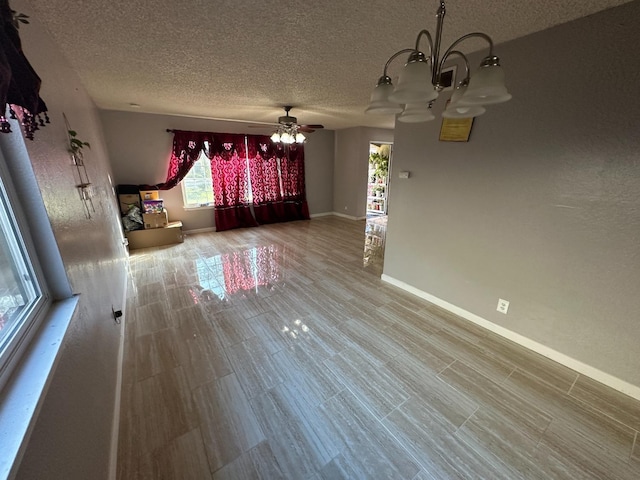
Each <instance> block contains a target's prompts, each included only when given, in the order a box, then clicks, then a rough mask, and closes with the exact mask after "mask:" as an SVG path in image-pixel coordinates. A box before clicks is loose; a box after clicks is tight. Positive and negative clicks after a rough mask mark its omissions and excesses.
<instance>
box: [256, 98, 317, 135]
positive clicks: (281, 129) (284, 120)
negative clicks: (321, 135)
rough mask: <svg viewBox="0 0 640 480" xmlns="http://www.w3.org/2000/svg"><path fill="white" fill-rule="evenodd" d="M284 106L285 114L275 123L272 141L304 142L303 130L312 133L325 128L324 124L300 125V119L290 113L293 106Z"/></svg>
mask: <svg viewBox="0 0 640 480" xmlns="http://www.w3.org/2000/svg"><path fill="white" fill-rule="evenodd" d="M283 108H284V115H283V116H281V117H278V123H274V124H273V125H274V126H275V127H276V130H275V132H273V133H272V134H271V141H272V142H273V143H284V144H292V143H304V141H305V140H306V137H305V136H304V134H303V132H304V133H312V132H315V131H316V130H318V129H320V128H324V125H319V124H313V125H298V119H297V118H296V117H293V116H291V115H289V112H290V111H291V109H292V108H293V107H292V106H290V105H286V106H285V107H283ZM253 126H254V125H250V127H253ZM255 127H260V125H255Z"/></svg>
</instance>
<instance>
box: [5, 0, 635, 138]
mask: <svg viewBox="0 0 640 480" xmlns="http://www.w3.org/2000/svg"><path fill="white" fill-rule="evenodd" d="M627 2H628V0H566V1H560V2H559V1H557V0H539V1H532V0H499V1H489V2H488V1H486V0H466V1H460V0H458V1H455V0H452V1H449V2H447V15H446V19H445V27H444V35H443V44H444V45H448V44H449V43H451V41H453V40H454V39H455V38H457V37H459V36H460V35H463V34H465V33H469V32H471V31H482V32H485V33H487V34H489V35H490V36H491V37H492V38H493V40H494V42H495V43H496V44H499V43H501V42H505V41H507V40H511V39H513V38H517V37H521V36H523V35H526V34H529V33H533V32H536V31H539V30H543V29H545V28H548V27H551V26H553V25H557V24H560V23H564V22H567V21H570V20H572V19H575V18H579V17H582V16H585V15H589V14H592V13H595V12H597V11H600V10H603V9H605V8H609V7H613V6H616V5H620V4H623V3H627ZM11 4H12V7H13V8H14V9H15V10H18V11H21V12H24V13H27V14H30V15H31V16H33V17H35V18H37V20H39V21H40V22H41V23H43V24H44V25H45V27H46V28H47V29H48V30H49V32H50V33H51V35H52V36H53V38H54V39H55V40H56V42H57V43H58V45H59V46H60V48H61V49H62V51H63V52H64V53H65V55H66V56H67V58H68V59H69V62H70V63H71V65H72V66H73V68H74V69H75V70H76V71H77V73H78V75H79V76H80V78H81V79H82V81H83V83H84V85H85V86H86V88H87V90H88V92H89V94H90V95H91V97H92V98H93V99H94V101H95V103H96V104H97V105H98V107H100V108H103V109H111V110H125V111H126V110H134V109H133V108H132V107H131V106H130V104H132V103H133V104H138V105H140V107H139V108H136V109H135V111H143V112H150V113H163V114H174V115H187V116H197V117H208V118H221V119H232V120H241V121H248V122H273V121H275V120H276V118H277V117H278V116H279V115H282V114H283V112H282V110H281V108H280V107H281V106H283V105H294V106H295V107H296V108H295V109H294V110H292V112H291V113H292V115H295V116H297V117H298V121H299V122H300V123H322V124H324V125H325V126H326V127H327V128H332V129H336V128H344V127H351V126H372V127H393V118H391V117H388V116H382V117H381V116H370V115H365V114H364V113H363V111H364V109H365V108H366V105H367V103H368V100H369V95H370V93H371V89H372V88H373V87H374V86H375V82H376V80H377V78H378V77H379V76H380V75H381V74H382V68H383V66H384V63H385V61H386V60H387V59H388V57H389V56H390V55H391V54H392V53H394V52H395V51H397V50H399V49H401V48H407V47H411V46H412V45H413V44H414V42H415V35H416V34H417V32H418V31H420V29H423V28H426V29H428V30H430V31H431V32H432V33H434V30H435V12H436V9H437V7H438V2H437V1H435V0H428V1H410V0H395V1H389V0H387V1H382V0H348V1H346V0H327V1H310V0H304V1H301V0H289V1H286V2H284V1H278V2H267V1H264V0H235V1H231V0H180V1H173V0H140V1H131V0H110V1H104V0H47V1H36V0H29V1H28V0H14V1H12V2H11ZM23 28H29V27H23ZM463 45H464V44H463ZM469 47H470V48H471V49H473V48H484V46H483V45H482V44H476V45H474V44H469ZM462 49H463V50H465V48H462ZM465 51H469V49H466V50H465ZM499 51H500V49H499V45H498V48H496V53H497V54H498V55H499V53H500V52H499ZM27 55H28V52H27ZM401 65H402V62H401V61H400V59H398V60H396V61H395V63H393V64H392V67H391V69H390V74H391V75H392V76H394V75H397V73H398V71H399V69H400V67H401ZM505 70H506V71H507V75H508V65H505ZM507 78H508V77H507ZM44 81H45V82H46V79H44Z"/></svg>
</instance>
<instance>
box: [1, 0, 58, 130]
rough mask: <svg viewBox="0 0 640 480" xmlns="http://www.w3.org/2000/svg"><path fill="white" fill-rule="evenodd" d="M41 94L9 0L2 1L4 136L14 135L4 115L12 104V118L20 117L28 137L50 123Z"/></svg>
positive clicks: (2, 111)
mask: <svg viewBox="0 0 640 480" xmlns="http://www.w3.org/2000/svg"><path fill="white" fill-rule="evenodd" d="M39 92H40V77H38V74H37V73H36V72H35V70H34V69H33V67H32V66H31V64H30V63H29V61H28V60H27V58H26V57H25V56H24V53H23V51H22V43H21V42H20V36H19V35H18V29H17V28H16V27H15V25H14V19H13V13H12V12H11V7H10V6H9V1H8V0H0V110H1V111H0V133H9V132H11V125H10V124H9V122H8V120H7V119H6V118H5V116H4V115H5V113H6V106H7V105H9V112H10V116H11V118H12V119H16V118H19V117H20V120H21V121H22V126H23V128H24V134H25V137H27V138H28V139H30V140H33V134H34V132H35V131H36V130H38V129H39V128H40V127H44V126H45V124H46V123H49V117H48V116H47V113H46V111H47V106H46V105H45V103H44V101H43V100H42V98H40V94H39ZM40 114H43V116H44V118H43V116H41V115H40Z"/></svg>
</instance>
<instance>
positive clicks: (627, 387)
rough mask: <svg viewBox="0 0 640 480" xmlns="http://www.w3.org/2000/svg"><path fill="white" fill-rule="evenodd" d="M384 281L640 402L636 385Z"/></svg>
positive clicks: (393, 281)
mask: <svg viewBox="0 0 640 480" xmlns="http://www.w3.org/2000/svg"><path fill="white" fill-rule="evenodd" d="M381 279H382V281H383V282H386V283H389V284H391V285H394V286H396V287H398V288H400V289H402V290H404V291H406V292H409V293H411V294H413V295H416V296H417V297H420V298H422V299H424V300H426V301H428V302H430V303H433V304H434V305H436V306H438V307H440V308H443V309H445V310H447V311H449V312H451V313H453V314H455V315H458V316H459V317H462V318H464V319H466V320H469V321H470V322H473V323H475V324H476V325H479V326H481V327H483V328H486V329H487V330H489V331H491V332H493V333H496V334H498V335H500V336H501V337H504V338H506V339H508V340H511V341H512V342H515V343H517V344H519V345H521V346H523V347H525V348H528V349H529V350H532V351H534V352H536V353H539V354H540V355H542V356H545V357H547V358H549V359H551V360H553V361H555V362H558V363H560V364H561V365H564V366H565V367H568V368H571V369H572V370H575V371H576V372H578V373H580V374H582V375H585V376H587V377H589V378H592V379H593V380H596V381H598V382H600V383H602V384H604V385H607V386H608V387H611V388H613V389H614V390H617V391H619V392H621V393H624V394H625V395H628V396H630V397H632V398H635V399H636V400H640V387H638V386H636V385H633V384H631V383H629V382H626V381H624V380H621V379H619V378H618V377H615V376H614V375H611V374H609V373H606V372H603V371H602V370H599V369H597V368H595V367H592V366H591V365H588V364H586V363H584V362H581V361H580V360H576V359H575V358H572V357H570V356H568V355H565V354H564V353H561V352H558V351H557V350H554V349H552V348H549V347H547V346H546V345H543V344H541V343H538V342H536V341H535V340H531V339H530V338H527V337H525V336H523V335H520V334H519V333H516V332H513V331H511V330H509V329H507V328H504V327H501V326H500V325H496V324H495V323H493V322H490V321H489V320H486V319H484V318H482V317H480V316H479V315H476V314H475V313H471V312H469V311H467V310H465V309H463V308H460V307H458V306H456V305H453V304H452V303H449V302H447V301H445V300H442V299H441V298H438V297H436V296H434V295H431V294H430V293H427V292H424V291H422V290H419V289H417V288H415V287H414V286H412V285H409V284H408V283H405V282H403V281H401V280H398V279H396V278H394V277H391V276H389V275H386V274H382V277H381Z"/></svg>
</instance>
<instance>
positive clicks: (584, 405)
mask: <svg viewBox="0 0 640 480" xmlns="http://www.w3.org/2000/svg"><path fill="white" fill-rule="evenodd" d="M566 397H567V400H568V401H570V402H573V403H574V404H575V405H577V406H579V407H582V408H586V409H587V410H588V411H591V412H593V413H597V414H598V415H601V416H602V417H605V418H606V419H608V420H609V421H611V422H613V423H615V424H618V425H621V426H623V427H625V428H627V429H629V430H631V431H632V432H637V431H638V429H637V428H636V427H635V426H633V425H629V424H627V423H624V422H623V421H622V420H620V419H618V418H616V417H614V416H612V415H610V414H608V413H607V412H605V411H603V410H601V409H600V408H598V407H597V406H596V405H594V404H592V403H591V402H589V401H587V400H583V399H580V398H578V397H575V396H573V395H568V394H566ZM623 411H624V412H625V413H627V411H626V410H623Z"/></svg>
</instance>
